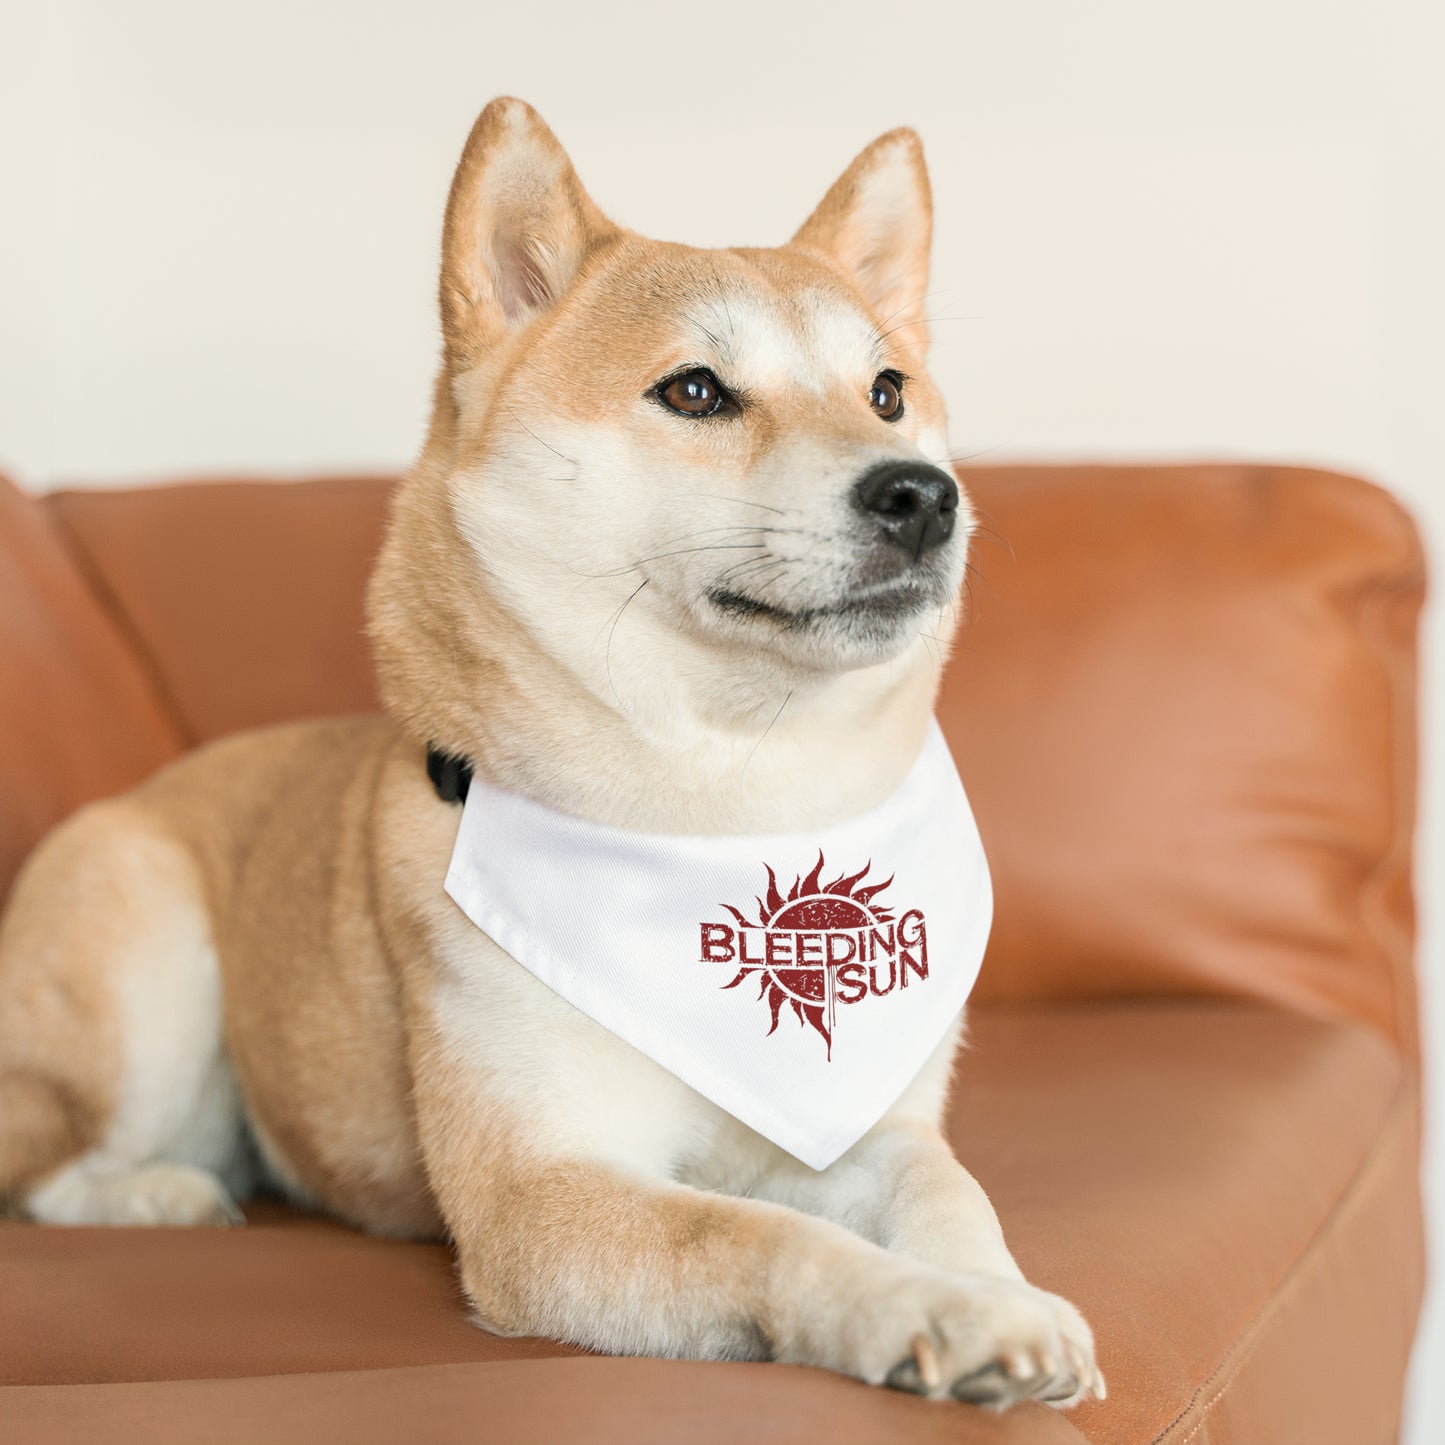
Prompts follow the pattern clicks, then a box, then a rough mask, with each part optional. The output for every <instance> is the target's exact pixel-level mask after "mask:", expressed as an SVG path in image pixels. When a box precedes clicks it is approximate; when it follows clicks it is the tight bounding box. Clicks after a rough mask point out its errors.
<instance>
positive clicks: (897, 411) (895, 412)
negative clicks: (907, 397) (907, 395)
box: [868, 371, 903, 421]
mask: <svg viewBox="0 0 1445 1445" xmlns="http://www.w3.org/2000/svg"><path fill="white" fill-rule="evenodd" d="M868 405H869V406H871V407H872V408H873V410H874V411H876V412H877V413H878V415H879V416H881V417H882V418H883V420H884V421H897V420H898V418H899V417H900V416H902V415H903V378H902V377H901V376H899V374H898V373H897V372H896V371H880V372H879V373H878V375H877V376H875V377H874V378H873V389H872V391H870V392H869V393H868Z"/></svg>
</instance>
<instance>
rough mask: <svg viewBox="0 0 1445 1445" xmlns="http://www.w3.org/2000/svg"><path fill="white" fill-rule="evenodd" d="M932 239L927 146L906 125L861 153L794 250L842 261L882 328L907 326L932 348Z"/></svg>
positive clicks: (800, 234)
mask: <svg viewBox="0 0 1445 1445" xmlns="http://www.w3.org/2000/svg"><path fill="white" fill-rule="evenodd" d="M932 238H933V195H932V192H931V191H930V189H929V185H928V168H927V167H926V166H925V165H924V163H923V143H922V142H921V141H920V140H919V139H918V133H917V132H916V131H913V130H910V129H908V128H907V127H905V128H903V129H901V130H890V131H889V132H888V133H887V134H886V135H881V136H879V137H878V139H877V140H875V141H874V142H873V144H872V145H870V146H868V147H867V148H866V149H865V150H863V151H862V152H860V153H859V155H858V156H857V157H856V158H855V159H854V161H853V164H852V165H850V166H849V167H848V169H847V170H846V171H844V172H843V174H842V175H841V176H839V177H838V179H837V180H836V181H834V182H833V186H832V189H831V190H829V192H828V194H827V195H826V196H824V197H823V200H822V202H821V203H820V204H819V206H818V209H817V210H815V211H814V212H813V214H812V215H811V216H809V217H808V219H807V220H806V221H804V222H803V225H802V228H801V229H800V230H799V231H798V233H797V235H795V236H794V237H793V240H792V244H793V245H795V246H801V247H804V248H805V249H807V250H809V251H816V252H819V253H821V254H822V255H824V256H826V257H828V258H829V259H831V260H833V261H835V262H837V263H838V264H839V265H841V266H842V267H843V269H844V270H845V271H847V272H848V273H849V274H850V275H851V276H852V278H853V280H854V282H855V283H856V285H857V287H858V289H859V290H860V291H861V292H862V293H863V297H864V299H865V300H866V301H867V302H868V304H869V306H871V307H872V309H873V314H874V316H875V317H876V318H877V320H878V322H879V324H880V325H882V326H884V327H885V328H887V329H892V328H894V327H903V328H906V330H907V332H908V338H909V339H910V340H911V341H912V342H913V344H914V346H916V347H917V349H918V350H920V351H922V350H924V349H925V348H926V347H927V345H928V329H927V327H926V325H925V324H924V320H923V298H924V293H925V292H927V290H928V251H929V246H930V244H931V242H932Z"/></svg>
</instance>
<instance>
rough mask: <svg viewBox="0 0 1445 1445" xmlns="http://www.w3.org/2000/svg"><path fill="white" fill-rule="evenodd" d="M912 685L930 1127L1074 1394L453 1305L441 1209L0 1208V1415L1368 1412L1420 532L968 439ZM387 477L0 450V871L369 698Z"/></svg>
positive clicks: (659, 1423)
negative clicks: (12, 466)
mask: <svg viewBox="0 0 1445 1445" xmlns="http://www.w3.org/2000/svg"><path fill="white" fill-rule="evenodd" d="M966 480H967V482H968V484H969V485H970V486H971V488H972V490H973V492H974V495H975V497H976V498H977V500H978V503H979V505H980V507H981V509H982V512H983V514H984V516H985V518H986V529H985V532H984V534H983V535H982V537H981V538H980V540H979V543H978V547H977V551H976V558H975V560H976V564H977V574H976V575H975V577H974V578H973V581H972V585H971V595H970V598H969V605H970V616H971V621H970V623H969V625H968V626H967V627H966V628H965V629H964V630H963V633H962V637H961V641H960V644H959V646H958V649H957V653H956V656H955V658H954V660H953V663H952V665H951V667H950V670H949V674H948V678H947V683H946V687H945V691H944V696H943V700H942V703H941V717H942V719H943V722H944V725H945V728H946V729H947V731H948V734H949V737H950V740H951V742H952V744H953V747H954V749H955V752H956V755H957V757H958V761H959V764H960V767H961V770H962V772H963V775H964V778H965V781H966V782H967V784H968V786H969V790H970V793H971V795H972V798H973V801H974V805H975V810H976V813H977V816H978V819H979V823H980V827H981V829H982V831H983V835H984V840H985V843H986V844H987V845H988V848H989V853H990V857H991V860H992V865H993V869H994V874H995V884H996V890H997V905H998V906H997V922H996V925H995V929H994V935H993V939H992V943H991V945H990V949H989V954H988V958H987V961H986V963H985V966H984V972H983V977H982V980H981V983H980V986H979V989H978V991H977V994H976V1006H975V1007H974V1008H973V1010H972V1012H971V1016H970V1017H971V1028H970V1035H971V1042H970V1048H969V1050H968V1052H967V1054H966V1056H965V1057H964V1058H963V1060H962V1063H961V1065H960V1068H959V1070H958V1082H957V1088H956V1091H955V1097H954V1106H953V1114H952V1128H953V1134H954V1138H955V1141H956V1144H957V1148H958V1150H959V1153H960V1154H961V1156H962V1157H963V1158H964V1159H966V1160H967V1162H968V1165H969V1167H970V1169H972V1170H973V1171H974V1172H975V1173H976V1174H977V1175H978V1177H979V1178H980V1179H981V1180H982V1182H983V1183H984V1185H985V1186H986V1187H987V1189H988V1191H989V1193H990V1194H991V1195H992V1197H993V1199H994V1201H995V1203H996V1204H997V1207H998V1211H999V1214H1000V1215H1001V1216H1002V1218H1003V1221H1004V1225H1005V1228H1006V1230H1007V1232H1008V1234H1009V1237H1010V1239H1011V1241H1012V1243H1013V1246H1014V1249H1015V1252H1016V1253H1017V1255H1018V1257H1019V1259H1020V1262H1021V1263H1022V1264H1023V1266H1024V1268H1025V1269H1026V1270H1027V1271H1028V1273H1029V1274H1030V1276H1031V1277H1032V1278H1033V1279H1035V1280H1036V1281H1037V1282H1038V1283H1040V1284H1042V1285H1044V1286H1046V1287H1048V1288H1050V1289H1055V1290H1058V1291H1060V1292H1061V1293H1064V1294H1066V1295H1068V1296H1069V1297H1071V1298H1072V1299H1074V1300H1075V1301H1076V1302H1077V1303H1078V1304H1079V1305H1080V1307H1081V1308H1082V1309H1083V1310H1084V1312H1085V1313H1086V1314H1087V1316H1088V1317H1089V1319H1090V1320H1091V1322H1092V1323H1093V1326H1094V1329H1095V1331H1096V1334H1097V1337H1098V1342H1099V1354H1100V1360H1101V1362H1102V1364H1103V1366H1104V1369H1105V1372H1106V1373H1107V1375H1108V1379H1109V1384H1110V1391H1111V1393H1110V1397H1109V1399H1108V1401H1107V1402H1105V1403H1100V1404H1089V1405H1086V1406H1083V1407H1081V1408H1079V1409H1078V1410H1076V1411H1074V1412H1073V1413H1071V1414H1069V1415H1057V1414H1053V1413H1051V1412H1049V1411H1046V1410H1045V1409H1043V1408H1042V1407H1036V1406H1028V1407H1021V1408H1019V1409H1016V1410H1014V1411H1011V1412H1009V1413H1007V1414H1004V1415H994V1414H990V1413H988V1412H986V1411H982V1410H978V1409H975V1408H972V1407H968V1406H962V1405H953V1404H942V1405H941V1404H934V1403H930V1402H926V1401H920V1400H917V1399H914V1398H912V1397H910V1396H904V1395H898V1394H893V1393H890V1392H888V1391H883V1390H870V1389H867V1388H865V1387H863V1386H861V1385H857V1384H854V1383H852V1382H850V1381H847V1380H843V1379H839V1378H835V1377H832V1376H829V1375H827V1374H823V1373H821V1372H816V1371H810V1370H805V1369H797V1368H789V1367H783V1366H773V1365H716V1364H695V1363H681V1362H668V1361H656V1360H611V1359H602V1358H596V1357H589V1356H584V1355H582V1354H580V1353H579V1352H577V1351H575V1350H571V1349H567V1348H564V1347H561V1346H558V1345H555V1344H552V1343H549V1342H547V1341H544V1340H503V1339H497V1338H494V1337H492V1336H490V1335H486V1334H483V1333H482V1332H481V1331H479V1330H476V1329H474V1328H473V1327H472V1326H471V1325H469V1324H468V1323H467V1320H466V1316H465V1312H464V1310H463V1307H462V1303H461V1299H460V1295H459V1293H458V1290H457V1287H456V1284H455V1282H454V1280H453V1276H452V1272H451V1268H450V1262H449V1259H448V1255H447V1251H446V1249H445V1248H443V1247H442V1246H440V1245H422V1244H409V1243H400V1242H396V1241H386V1240H379V1239H371V1238H368V1237H366V1236H364V1235H361V1234H358V1233H355V1232H353V1231H351V1230H349V1229H346V1228H344V1227H342V1226H341V1225H339V1224H335V1223H331V1222H328V1221H325V1220H322V1219H317V1218H311V1217H303V1216H301V1215H298V1214H295V1213H293V1212H290V1211H288V1210H286V1209H284V1208H282V1207H280V1206H279V1205H275V1204H262V1205H257V1206H256V1207H255V1208H254V1209H253V1210H252V1213H251V1222H250V1226H249V1227H248V1228H246V1229H242V1230H235V1231H226V1232H213V1231H199V1230H197V1231H167V1230H130V1231H120V1230H115V1231H105V1230H91V1229H76V1230H61V1229H43V1228H37V1227H32V1226H28V1225H24V1224H19V1223H7V1224H3V1225H0V1437H3V1438H4V1439H5V1440H7V1441H9V1442H11V1445H19V1442H28V1441H53V1440H94V1441H116V1442H124V1441H141V1440H144V1441H153V1442H162V1441H165V1442H170V1441H174V1442H186V1445H197V1442H206V1441H217V1442H219V1441H237V1442H240V1441H245V1442H253V1441H258V1440H265V1441H268V1442H288V1441H296V1442H303V1441H304V1442H316V1441H337V1442H341V1441H345V1442H349V1445H363V1442H370V1441H376V1442H382V1441H387V1442H391V1441H443V1440H445V1441H452V1440H457V1441H461V1440H467V1441H469V1442H478V1441H482V1442H486V1441H498V1442H500V1441H544V1440H546V1441H553V1440H558V1441H639V1442H640V1441H647V1442H654V1441H655V1442H663V1441H666V1442H676V1441H698V1442H702V1441H749V1442H769V1441H828V1442H844V1441H860V1442H861V1441H869V1442H877V1441H892V1440H896V1441H935V1440H936V1441H945V1440H946V1441H954V1442H984V1441H1016V1442H1045V1441H1068V1440H1073V1441H1078V1440H1090V1441H1095V1442H1105V1445H1133V1442H1143V1441H1170V1442H1174V1445H1221V1442H1226V1441H1242V1442H1250V1445H1262V1442H1271V1441H1273V1442H1310V1445H1328V1442H1339V1445H1365V1442H1386V1441H1390V1440H1393V1439H1394V1438H1395V1435H1396V1431H1397V1425H1398V1417H1399V1409H1400V1393H1401V1381H1402V1377H1403V1374H1404V1370H1405V1364H1406V1359H1407V1356H1408V1353H1409V1347H1410V1341H1411V1336H1412V1333H1413V1330H1414V1325H1415V1317H1416V1311H1417V1307H1418V1303H1419V1296H1420V1290H1421V1279H1422V1259H1421V1256H1422V1243H1421V1238H1422V1226H1421V1215H1420V1200H1419V1188H1418V1180H1417V1172H1418V1148H1419V1123H1418V1109H1419V1059H1418V1050H1417V1033H1416V1019H1415V984H1414V977H1413V972H1412V910H1411V889H1410V864H1411V835H1412V826H1413V820H1412V808H1413V798H1414V786H1415V682H1414V634H1415V627H1416V619H1417V614H1418V610H1419V606H1420V601H1421V595H1422V590H1423V565H1422V560H1421V554H1420V549H1419V545H1418V542H1417V539H1416V535H1415V532H1414V530H1413V528H1412V526H1411V524H1410V522H1409V520H1408V519H1407V518H1406V517H1405V515H1404V514H1403V513H1402V512H1401V511H1400V509H1399V508H1398V507H1397V506H1396V505H1395V504H1394V503H1393V502H1392V501H1391V500H1390V499H1389V498H1388V497H1387V496H1386V495H1385V494H1384V493H1382V492H1380V491H1378V490H1377V489H1375V488H1374V487H1371V486H1369V485H1367V484H1365V483H1362V482H1358V481H1354V480H1351V479H1348V478H1345V477H1340V476H1334V475H1330V474H1327V473H1323V472H1316V471H1305V470H1296V469H1286V468H1248V467H1187V468H1186V467H1092V468H1077V467H1069V468H1063V467H1033V468H1023V467H1016V468H998V469H979V470H972V471H970V472H968V473H967V474H966ZM386 491H387V483H386V480H385V479H384V478H377V479H369V480H368V479H351V480H332V481H311V482H302V483H296V484H293V485H278V484H275V483H254V482H219V483H218V482H210V483H197V484H193V485H185V486H173V487H163V488H154V489H144V490H135V491H125V492H113V491H100V492H81V491H75V492H62V493H59V494H56V495H53V496H51V497H49V498H46V499H44V500H35V499H30V498H27V497H25V496H23V495H21V494H20V493H19V492H17V491H15V490H14V489H12V488H9V487H8V486H4V485H3V484H0V657H3V668H4V671H3V686H0V889H3V888H4V887H6V886H8V883H9V880H10V878H11V877H12V876H13V873H14V870H15V868H16V867H17V865H18V864H19V862H20V860H21V858H22V857H23V855H24V854H25V852H26V851H27V850H28V849H29V848H30V847H31V845H32V844H33V843H34V842H35V840H36V839H37V838H38V837H39V836H40V834H41V832H42V831H43V830H44V829H46V828H47V827H49V826H50V824H52V823H53V822H55V821H56V820H57V819H58V818H60V817H61V816H63V815H64V814H65V813H66V812H68V811H69V810H70V809H72V808H74V807H75V806H77V805H78V804H80V803H81V802H83V801H84V800H86V799H88V798H92V797H95V796H98V795H101V794H105V793H109V792H113V791H116V790H118V789H121V788H124V787H126V786H127V785H129V784H131V783H133V782H135V781H136V780H137V779H139V778H141V777H143V776H145V775H146V774H147V773H148V772H150V771H151V770H152V769H154V768H156V767H159V766H160V765H161V764H163V763H165V762H166V761H167V760H168V759H170V758H172V757H174V756H176V754H178V753H179V752H181V751H182V750H183V749H185V748H187V747H190V746H193V745H194V744H196V743H199V742H201V741H203V740H205V739H208V738H212V737H215V736H216V735H218V734H220V733H225V732H229V731H232V730H234V729H237V728H243V727H248V726H251V725H253V724H258V723H265V722H271V721H273V720H277V719H282V718H291V717H299V716H306V715H311V714H322V713H330V712H338V711H348V710H361V709H367V708H371V707H373V706H374V701H373V694H372V687H371V681H370V676H369V671H368V665H367V660H366V651H365V645H364V640H363V638H362V635H361V594H362V585H363V579H364V576H365V573H366V570H367V566H368V563H369V560H370V558H371V556H372V553H373V552H374V550H375V548H376V542H377V535H378V529H379V527H380V525H381V519H382V513H383V507H384V503H385V498H386Z"/></svg>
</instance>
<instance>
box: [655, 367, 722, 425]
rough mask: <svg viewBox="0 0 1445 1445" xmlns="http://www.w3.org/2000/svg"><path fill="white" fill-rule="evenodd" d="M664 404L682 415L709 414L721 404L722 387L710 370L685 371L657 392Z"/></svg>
mask: <svg viewBox="0 0 1445 1445" xmlns="http://www.w3.org/2000/svg"><path fill="white" fill-rule="evenodd" d="M657 395H658V397H659V399H660V400H661V401H662V404H663V405H664V406H667V407H670V408H671V409H672V410H673V411H680V412H681V413H682V414H683V415H684V416H711V415H712V414H713V412H715V411H716V410H717V409H718V408H719V407H720V406H721V405H722V404H723V389H722V386H721V384H720V383H719V382H718V379H717V377H715V376H714V375H713V374H712V372H710V371H703V370H701V369H699V370H697V371H685V372H683V374H682V375H681V376H674V377H673V378H672V380H671V381H669V382H668V383H667V384H666V385H665V386H663V387H662V388H661V389H660V390H659V391H658V393H657Z"/></svg>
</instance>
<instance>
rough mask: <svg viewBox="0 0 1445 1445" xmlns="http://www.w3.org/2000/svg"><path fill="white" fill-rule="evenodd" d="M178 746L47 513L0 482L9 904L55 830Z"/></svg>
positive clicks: (4, 848)
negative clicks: (29, 858)
mask: <svg viewBox="0 0 1445 1445" xmlns="http://www.w3.org/2000/svg"><path fill="white" fill-rule="evenodd" d="M181 744H182V738H181V735H180V731H179V729H178V728H177V726H176V724H175V721H174V719H173V718H172V717H170V716H169V715H168V713H167V711H166V708H165V706H164V704H163V702H162V700H161V698H160V696H159V694H158V692H157V690H156V687H155V685H154V681H153V679H152V678H151V677H149V676H148V675H147V673H146V670H145V668H144V667H143V665H142V664H141V663H140V662H139V661H138V659H137V658H136V656H135V654H134V653H133V651H132V650H131V648H130V646H129V645H128V642H127V639H126V637H125V635H124V630H123V624H118V622H117V619H116V618H115V617H114V616H112V615H111V614H109V613H108V612H107V611H106V609H105V607H104V605H103V604H102V602H101V601H100V599H99V598H97V596H96V595H95V594H94V593H93V592H92V591H91V589H90V587H89V585H88V583H87V579H86V577H85V576H84V574H83V572H82V571H81V570H80V568H78V567H77V565H76V562H75V560H74V558H73V557H72V556H71V554H70V553H69V552H68V550H67V548H66V546H65V542H64V538H63V537H62V536H61V535H60V534H58V533H57V530H56V528H55V526H54V525H53V523H52V521H51V519H50V518H49V517H47V515H46V513H45V509H44V507H43V505H42V504H41V503H40V502H38V501H37V500H35V499H33V498H30V497H27V496H25V495H24V494H23V493H21V492H20V491H18V490H17V489H16V488H15V487H13V486H12V485H11V484H10V483H9V482H8V481H6V480H5V478H4V477H0V902H3V900H4V897H5V894H6V893H7V892H8V890H9V887H10V884H11V881H12V880H13V878H14V876H15V873H16V871H17V870H18V869H19V867H20V864H21V862H22V860H23V859H24V858H25V855H26V854H27V853H29V851H30V849H31V848H32V847H34V845H35V844H36V843H37V842H39V840H40V838H41V837H42V836H43V835H44V834H45V833H46V832H47V831H48V830H49V829H50V828H51V827H52V826H53V825H54V824H55V823H57V822H59V821H60V819H61V818H63V817H64V816H65V815H66V814H67V813H69V812H71V811H72V810H73V809H74V808H76V807H78V806H79V805H80V804H81V803H84V802H88V801H89V800H90V799H91V798H96V797H101V796H104V795H106V794H108V793H118V792H120V791H122V790H123V789H125V788H128V787H130V786H132V785H133V784H135V783H138V782H139V781H140V780H141V779H142V778H144V777H146V776H147V775H148V774H149V773H151V772H154V771H155V769H156V768H158V767H160V766H161V764H163V763H165V762H168V761H169V760H170V759H171V758H173V757H174V756H176V754H177V753H178V752H179V751H180V748H181Z"/></svg>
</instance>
